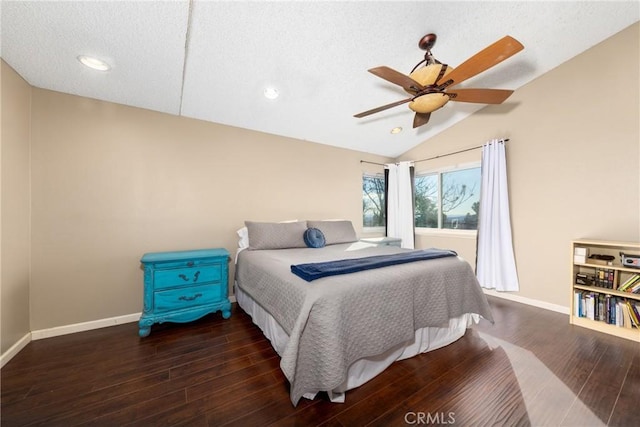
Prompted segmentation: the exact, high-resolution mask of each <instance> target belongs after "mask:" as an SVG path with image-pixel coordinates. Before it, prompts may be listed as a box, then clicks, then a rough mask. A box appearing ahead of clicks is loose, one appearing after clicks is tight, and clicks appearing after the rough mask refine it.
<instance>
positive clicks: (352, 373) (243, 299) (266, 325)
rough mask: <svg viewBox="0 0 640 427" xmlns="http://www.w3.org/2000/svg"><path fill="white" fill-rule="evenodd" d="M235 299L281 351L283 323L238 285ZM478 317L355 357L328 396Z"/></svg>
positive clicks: (448, 339)
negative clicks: (382, 351)
mask: <svg viewBox="0 0 640 427" xmlns="http://www.w3.org/2000/svg"><path fill="white" fill-rule="evenodd" d="M234 290H235V296H236V301H237V302H238V305H239V306H240V307H241V308H242V309H243V310H244V311H245V312H246V313H247V314H248V315H249V316H251V319H252V320H253V323H255V324H256V325H257V326H258V327H259V328H260V329H261V330H262V332H263V333H264V335H265V337H267V339H268V340H269V341H271V345H272V346H273V348H274V350H275V351H276V353H278V355H280V356H282V353H283V351H284V349H285V347H286V345H287V342H288V341H289V336H288V335H287V333H286V332H285V331H284V329H282V326H280V324H279V323H278V322H276V320H275V319H274V318H273V317H272V316H271V315H270V314H269V313H268V312H267V311H266V310H265V309H263V308H262V306H260V305H259V304H258V303H256V302H255V301H254V300H253V299H252V298H251V296H250V295H248V294H247V293H245V292H243V291H242V289H240V287H238V286H237V285H235V286H234ZM479 321H480V316H479V315H478V314H471V313H467V314H463V315H462V316H460V317H456V318H453V319H450V320H449V325H448V326H447V327H440V328H437V327H427V328H422V329H418V330H417V331H416V333H415V336H414V339H413V340H412V341H409V342H405V343H403V344H401V345H399V346H396V347H394V348H392V349H390V350H388V351H386V352H385V353H383V354H380V355H378V356H374V357H367V358H363V359H360V360H356V361H355V362H354V363H353V364H352V365H351V366H350V367H349V370H348V372H347V378H346V379H345V381H344V382H343V383H342V384H340V385H339V386H338V387H336V388H335V389H333V390H327V394H328V395H329V399H330V400H331V401H332V402H336V403H342V402H344V398H345V392H346V391H348V390H351V389H354V388H356V387H359V386H361V385H362V384H364V383H366V382H367V381H369V380H371V379H373V378H374V377H375V376H377V375H378V374H380V373H381V372H382V371H384V370H385V369H387V368H388V367H389V366H390V365H391V364H392V363H393V362H395V361H397V360H403V359H408V358H410V357H413V356H416V355H418V354H420V353H426V352H428V351H432V350H436V349H438V348H441V347H444V346H446V345H449V344H451V343H452V342H454V341H456V340H458V339H460V338H461V337H462V336H463V335H464V334H465V331H466V330H467V327H469V326H471V325H472V324H474V323H478V322H479ZM304 397H305V398H306V399H314V398H315V394H310V393H307V394H305V395H304Z"/></svg>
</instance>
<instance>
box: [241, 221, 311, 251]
mask: <svg viewBox="0 0 640 427" xmlns="http://www.w3.org/2000/svg"><path fill="white" fill-rule="evenodd" d="M244 225H246V226H247V230H248V232H249V249H287V248H306V247H307V245H306V244H305V243H304V232H305V231H306V230H307V222H306V221H296V222H255V221H245V222H244Z"/></svg>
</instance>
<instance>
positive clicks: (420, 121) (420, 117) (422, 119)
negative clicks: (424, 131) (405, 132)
mask: <svg viewBox="0 0 640 427" xmlns="http://www.w3.org/2000/svg"><path fill="white" fill-rule="evenodd" d="M430 118H431V113H416V115H415V116H414V117H413V128H414V129H415V128H417V127H420V126H422V125H426V124H427V123H428V122H429V119H430Z"/></svg>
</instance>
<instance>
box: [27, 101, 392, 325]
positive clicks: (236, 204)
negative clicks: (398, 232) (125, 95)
mask: <svg viewBox="0 0 640 427" xmlns="http://www.w3.org/2000/svg"><path fill="white" fill-rule="evenodd" d="M33 93H34V94H33V126H32V129H33V134H32V150H33V153H32V163H33V173H32V180H33V196H32V197H33V221H32V227H33V228H32V233H33V255H32V257H33V259H32V282H31V327H32V329H33V330H39V329H43V328H51V327H55V326H61V325H67V324H72V323H77V322H84V321H91V320H96V319H103V318H108V317H113V316H118V315H126V314H131V313H135V312H139V311H141V309H142V270H141V269H140V263H139V260H140V257H141V256H142V254H144V253H145V252H151V251H168V250H181V249H192V248H205V247H225V248H227V249H228V250H229V252H230V253H232V255H233V254H234V253H235V247H236V245H237V236H236V233H235V231H236V230H237V229H238V228H240V227H241V226H243V225H244V224H243V221H244V220H245V219H248V220H268V221H279V220H288V219H322V218H337V217H339V218H348V219H350V220H352V221H353V222H354V224H356V225H358V226H360V224H361V222H362V213H361V211H362V201H361V194H362V184H361V183H362V180H361V176H362V172H363V167H365V165H361V163H360V160H361V159H364V160H370V161H375V162H383V161H385V160H389V159H386V158H383V157H379V156H372V155H365V154H363V153H360V152H355V151H350V150H344V149H338V148H335V147H329V146H324V145H319V144H313V143H308V142H302V141H299V140H293V139H287V138H283V137H278V136H273V135H267V134H264V133H259V132H253V131H249V130H244V129H239V128H233V127H229V126H222V125H216V124H212V123H207V122H202V121H197V120H191V119H186V118H181V117H175V116H170V115H167V114H161V113H156V112H151V111H147V110H142V109H138V108H130V107H125V106H122V105H116V104H111V103H106V102H101V101H95V100H91V99H86V98H81V97H77V96H72V95H65V94H61V93H56V92H51V91H47V90H41V89H34V91H33ZM358 231H360V230H358ZM230 267H231V268H233V264H230Z"/></svg>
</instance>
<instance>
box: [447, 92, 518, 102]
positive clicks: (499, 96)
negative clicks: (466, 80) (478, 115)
mask: <svg viewBox="0 0 640 427" xmlns="http://www.w3.org/2000/svg"><path fill="white" fill-rule="evenodd" d="M512 93H513V91H512V90H505V89H452V90H451V92H446V94H447V95H449V98H450V101H457V102H477V103H479V104H502V103H503V102H504V100H505V99H507V98H508V97H510V96H511V94H512Z"/></svg>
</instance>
